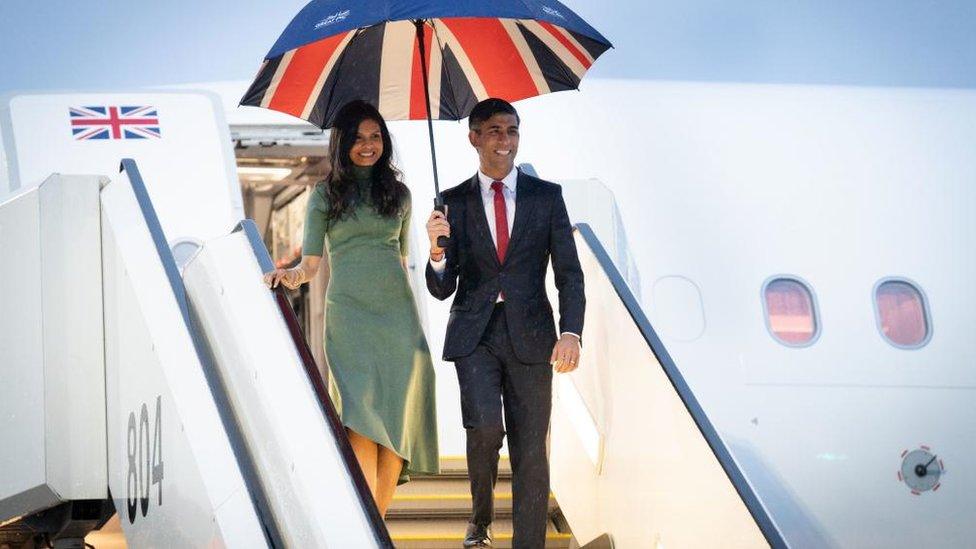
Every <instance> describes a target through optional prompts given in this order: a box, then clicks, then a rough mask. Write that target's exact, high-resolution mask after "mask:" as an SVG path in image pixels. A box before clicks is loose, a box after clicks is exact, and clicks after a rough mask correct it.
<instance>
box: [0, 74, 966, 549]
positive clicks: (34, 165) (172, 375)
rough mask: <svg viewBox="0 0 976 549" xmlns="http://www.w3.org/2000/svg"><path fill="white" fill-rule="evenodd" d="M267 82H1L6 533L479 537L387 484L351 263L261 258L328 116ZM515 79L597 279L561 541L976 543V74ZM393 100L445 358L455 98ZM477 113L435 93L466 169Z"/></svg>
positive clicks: (451, 445) (577, 391)
mask: <svg viewBox="0 0 976 549" xmlns="http://www.w3.org/2000/svg"><path fill="white" fill-rule="evenodd" d="M246 86H247V83H246V82H218V83H205V84H196V85H187V86H174V87H168V88H162V89H153V90H129V91H101V92H74V91H70V92H45V93H22V94H10V95H7V96H5V97H3V98H2V99H0V142H2V145H3V146H2V148H0V258H2V261H0V280H2V281H3V284H0V288H2V290H0V310H2V314H0V318H2V321H0V322H2V329H0V378H2V379H3V380H4V384H3V389H2V396H0V411H2V413H0V416H2V417H4V418H5V421H4V422H3V423H2V424H0V440H2V441H3V447H4V452H3V453H2V454H0V546H2V545H3V544H4V543H6V544H7V545H9V546H11V547H19V546H30V545H28V544H30V543H35V542H36V540H38V539H43V540H50V541H51V542H52V543H54V544H57V543H70V542H77V540H79V539H82V538H84V537H85V536H88V538H87V539H89V540H97V541H91V543H93V544H95V546H96V547H102V546H105V547H112V546H133V547H141V546H159V545H167V546H201V545H226V546H232V547H238V546H245V547H251V546H254V547H263V546H282V545H284V546H293V545H303V546H316V547H317V546H333V547H374V546H375V547H384V546H392V545H394V544H395V545H396V546H398V547H441V546H443V547H454V546H457V545H458V543H459V541H460V534H461V533H463V526H462V528H461V532H460V533H456V532H455V531H456V529H457V527H456V525H457V524H461V525H463V523H464V517H463V514H461V515H457V513H455V515H457V516H455V515H451V514H450V513H448V514H443V513H442V514H441V515H438V517H439V520H440V522H438V523H436V524H437V525H438V526H437V528H441V527H442V526H443V525H445V524H450V525H453V526H450V527H448V528H447V529H442V530H436V531H435V532H433V533H432V532H430V531H423V532H421V531H419V530H416V529H411V528H412V527H415V526H416V524H418V523H419V521H418V520H417V517H418V516H421V514H422V513H425V512H427V513H432V514H435V515H436V512H435V511H432V510H431V509H428V508H426V507H425V505H427V504H426V503H425V501H426V500H425V499H424V498H422V497H418V495H416V494H412V493H406V494H405V495H404V496H403V497H402V499H401V501H400V505H401V509H402V511H401V514H400V515H399V516H398V517H397V518H395V519H394V520H388V521H387V523H386V524H384V523H383V521H382V520H380V519H379V517H378V515H377V513H376V511H375V508H374V507H372V506H371V503H370V500H369V497H368V492H365V491H364V490H365V489H364V486H363V484H362V479H361V478H360V477H357V474H356V470H355V462H354V458H352V457H351V456H350V454H349V451H348V444H347V443H346V442H345V441H344V439H343V436H342V433H341V426H339V425H338V423H337V421H338V418H337V417H336V416H335V414H334V410H333V409H332V408H331V407H330V404H329V402H328V399H327V397H325V396H324V393H323V392H322V387H321V383H322V381H321V380H322V376H323V375H325V372H324V371H322V369H321V368H322V366H321V365H322V364H323V363H324V361H323V357H322V352H321V341H320V340H321V335H320V334H321V333H322V326H323V322H324V321H325V311H324V310H323V300H322V296H323V293H324V288H325V280H324V279H322V280H317V281H314V282H313V283H312V284H310V285H309V286H308V287H307V288H305V289H303V290H302V291H300V292H291V293H285V292H283V291H278V292H275V293H272V292H269V291H268V290H267V289H266V288H264V287H263V285H262V284H261V281H260V274H261V272H263V271H266V270H268V269H270V268H271V267H272V266H273V265H274V264H279V265H284V264H288V263H289V262H291V261H294V260H295V259H296V255H295V254H296V246H297V245H298V243H300V241H301V220H302V215H303V211H304V209H303V208H304V203H305V202H304V201H305V200H306V199H307V194H308V192H309V189H310V188H311V187H312V186H313V185H314V184H315V183H316V182H318V181H319V180H321V178H322V177H323V176H324V174H325V171H324V170H326V169H327V166H326V162H324V160H325V156H326V145H327V141H328V133H327V132H323V131H321V130H319V129H318V128H314V127H312V126H310V125H308V124H307V123H304V122H302V121H299V120H296V119H292V118H289V117H287V116H285V115H280V114H277V113H273V112H270V111H265V110H261V109H254V108H244V107H237V102H238V101H239V99H240V97H241V96H242V95H243V91H244V89H245V88H246ZM516 107H517V108H518V109H519V112H520V115H521V118H522V128H521V129H522V138H521V146H520V152H519V160H518V161H519V162H522V163H523V164H522V169H523V170H530V171H532V172H533V173H537V174H538V175H539V176H540V177H543V178H544V179H549V180H552V181H555V182H557V183H560V184H561V185H562V186H563V189H564V196H565V197H566V200H567V206H568V208H569V211H570V216H571V218H572V220H573V222H574V223H575V224H576V227H577V229H576V242H577V247H578V250H579V253H580V259H581V262H582V264H583V267H584V272H585V274H586V293H587V303H588V307H587V316H586V328H585V331H584V345H583V355H582V359H581V367H580V368H579V369H578V370H577V371H575V372H573V373H571V374H566V375H561V376H557V378H556V383H555V384H554V396H553V398H554V406H553V416H552V425H551V432H550V462H551V469H552V473H551V474H552V488H553V495H554V498H553V501H552V505H553V511H554V512H553V524H552V531H551V535H550V536H549V538H548V541H547V546H550V545H551V546H552V547H570V546H575V547H578V546H586V547H610V546H612V547H625V548H626V547H655V548H662V547H719V546H720V547H762V546H771V547H881V546H884V547H916V546H925V547H960V546H967V545H969V544H971V541H970V540H971V539H973V537H974V534H976V526H973V524H972V522H971V521H970V520H968V518H969V507H970V506H971V502H972V497H971V496H970V494H971V493H973V492H974V491H976V490H974V489H976V476H974V474H973V473H972V472H970V471H968V469H967V467H966V464H967V463H968V459H969V456H970V455H971V453H972V452H973V451H974V450H976V411H974V409H973V407H972V406H971V404H970V403H971V401H972V396H973V389H974V388H976V371H974V369H973V368H972V367H971V366H972V364H973V363H974V362H976V361H974V358H976V349H974V346H973V345H972V344H971V343H969V339H968V338H967V335H968V334H967V331H968V330H967V328H969V327H971V326H972V325H973V323H972V320H971V319H970V315H969V308H968V307H969V306H971V305H972V304H973V303H976V299H974V297H976V295H974V289H973V288H972V285H971V284H968V281H969V280H971V279H972V278H974V275H976V266H974V262H973V260H972V258H971V257H970V253H969V251H970V249H971V248H972V237H973V235H976V221H974V220H973V218H972V216H971V215H969V213H968V211H967V210H968V209H969V207H970V206H971V205H972V204H976V190H974V187H973V186H972V185H971V182H972V181H974V179H976V160H974V157H973V155H972V154H971V148H972V147H971V144H972V143H974V142H976V127H974V126H973V125H972V124H971V123H969V122H968V120H971V119H972V116H973V114H974V113H976V92H972V91H967V90H946V89H900V88H868V87H843V86H797V85H762V84H716V83H691V82H661V81H641V80H589V81H586V82H584V84H583V86H582V87H581V90H580V91H579V92H578V93H577V92H567V93H560V94H553V95H549V96H543V97H539V98H534V99H530V100H526V101H522V102H519V103H517V104H516ZM92 118H94V119H100V120H105V121H106V122H105V124H104V125H103V126H101V127H100V130H99V131H93V130H92V129H90V128H92V126H91V125H86V124H84V123H80V124H73V122H72V120H84V119H92ZM136 119H140V120H142V121H143V122H141V123H139V122H132V123H131V124H127V121H129V122H131V121H132V120H136ZM146 120H149V122H148V123H147V122H146ZM390 128H391V131H392V133H393V136H394V144H395V147H396V149H397V153H398V155H397V162H398V165H399V166H400V168H401V169H402V170H403V172H404V174H405V178H406V180H405V182H406V183H407V184H408V186H409V187H410V189H411V192H412V194H413V196H414V204H415V206H414V220H413V228H412V234H411V239H410V240H411V243H412V244H411V251H410V267H411V279H412V284H413V289H414V294H415V297H416V299H417V303H418V309H419V310H420V312H421V316H422V320H423V322H424V325H425V329H426V331H427V335H428V340H429V342H430V345H431V350H432V354H433V355H434V356H439V354H440V353H439V350H440V348H441V346H442V345H443V327H444V325H445V323H446V318H447V314H448V304H447V303H442V302H439V301H437V300H435V299H433V298H431V297H430V296H429V295H428V294H427V292H426V289H425V286H424V283H423V273H422V271H423V268H424V262H425V261H426V253H425V249H424V246H423V244H424V243H425V242H426V240H425V238H426V235H425V234H423V230H422V226H423V222H424V219H425V218H426V213H425V211H424V209H423V208H421V207H418V205H421V204H425V203H426V204H431V205H432V204H433V202H432V200H433V185H432V181H433V176H432V173H431V167H430V156H429V149H428V142H427V138H426V135H425V132H426V127H425V126H424V125H423V124H417V123H413V122H391V123H390ZM79 129H80V131H79ZM466 132H467V130H466V127H465V125H464V123H463V122H461V123H458V122H438V123H435V137H436V142H437V147H438V166H439V169H440V173H439V175H440V180H441V181H442V182H451V181H457V182H460V181H462V180H464V179H466V178H468V177H470V175H471V174H472V173H473V172H474V170H475V168H476V155H475V153H474V152H473V150H472V149H471V147H470V145H468V143H467V141H466ZM120 165H121V171H120ZM245 218H250V219H251V220H252V221H244V220H245ZM67 273H70V275H69V274H67ZM550 294H551V295H552V296H553V297H554V296H555V289H554V287H552V286H551V285H550ZM296 313H297V314H296ZM436 369H437V374H438V382H437V383H438V386H437V398H438V422H439V436H440V441H441V452H442V454H443V455H444V456H445V463H449V462H451V458H450V456H454V455H461V454H463V448H464V446H463V445H464V443H463V431H462V429H461V422H460V406H459V404H458V397H457V385H456V381H455V378H454V372H453V367H452V366H451V365H450V364H449V363H438V364H436ZM455 461H456V460H455ZM462 467H463V466H462ZM448 469H450V468H448ZM451 472H452V474H453V475H454V477H458V476H462V477H463V468H456V469H451ZM455 480H456V479H455ZM461 482H462V484H463V479H462V481H461ZM407 486H409V484H408V485H407ZM163 492H166V494H165V496H164V495H163ZM448 499H450V498H448ZM460 499H461V500H462V501H463V497H461V498H460ZM396 505H397V502H395V505H394V507H395V508H396ZM428 507H429V506H428ZM113 514H114V515H115V518H114V519H112V520H113V522H112V524H115V525H117V526H116V527H115V528H116V531H117V532H118V531H119V530H118V529H121V533H116V534H114V537H113V536H112V535H106V534H104V532H101V531H99V530H97V529H96V528H97V527H102V526H103V525H104V524H105V523H106V521H107V520H108V518H109V517H110V516H112V515H113ZM458 516H460V518H458ZM449 517H452V518H450V520H448V518H449ZM451 520H453V521H454V522H451ZM451 528H454V530H451ZM93 530H94V531H93ZM38 536H40V537H38ZM99 536H102V537H99ZM119 538H124V541H121V540H120V539H119ZM507 539H508V540H509V541H508V542H509V543H510V537H509V538H507ZM497 542H498V543H500V544H501V545H499V546H505V545H504V544H505V543H506V538H505V537H504V536H502V537H500V538H499V539H498V540H497ZM113 544H115V545H113ZM55 546H57V545H55Z"/></svg>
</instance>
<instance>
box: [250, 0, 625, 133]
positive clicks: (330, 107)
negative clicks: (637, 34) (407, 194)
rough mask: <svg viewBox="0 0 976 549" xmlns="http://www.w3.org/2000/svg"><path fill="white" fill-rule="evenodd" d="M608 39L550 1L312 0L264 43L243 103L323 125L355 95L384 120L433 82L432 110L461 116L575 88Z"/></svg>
mask: <svg viewBox="0 0 976 549" xmlns="http://www.w3.org/2000/svg"><path fill="white" fill-rule="evenodd" d="M610 47H611V44H610V42H608V41H607V40H606V38H604V37H603V36H602V35H601V34H600V33H599V32H597V31H596V29H594V28H593V27H591V26H590V25H589V24H587V23H586V22H585V21H583V20H582V19H581V18H580V17H579V16H577V15H576V14H575V13H573V12H572V11H571V10H569V9H568V8H567V7H566V6H564V5H563V4H561V3H559V2H557V1H539V0H480V1H474V0H435V1H417V0H413V1H409V2H408V1H404V0H366V1H363V0H357V1H355V2H353V1H352V0H338V1H337V0H321V1H319V0H316V1H313V2H311V3H309V4H308V5H307V6H305V8H304V9H302V11H301V12H300V13H299V14H298V15H297V16H296V17H295V18H294V19H293V20H292V22H291V23H290V24H289V25H288V27H287V28H286V29H285V31H284V33H282V35H281V37H280V38H279V39H278V41H277V42H276V43H275V45H274V47H272V48H271V51H270V52H268V55H267V56H266V57H265V61H264V63H263V64H262V66H261V69H260V70H259V72H258V75H257V77H256V78H255V80H254V82H253V83H252V85H251V87H250V89H248V91H247V94H246V95H245V96H244V98H243V99H242V100H241V104H242V105H253V106H259V107H264V108H269V109H272V110H276V111H280V112H284V113H287V114H291V115H293V116H297V117H299V118H302V119H304V120H307V121H309V122H311V123H313V124H315V125H317V126H319V127H322V128H327V127H330V126H331V123H332V120H333V118H334V116H335V114H336V112H337V111H338V110H339V108H341V107H342V105H344V104H345V103H347V102H348V101H351V100H353V99H364V100H366V101H369V102H370V103H372V104H373V105H375V106H376V107H377V108H378V109H379V111H380V113H381V114H382V115H383V117H384V118H386V119H387V120H420V119H426V118H428V112H427V104H426V98H425V90H428V89H429V92H430V93H429V95H430V109H431V110H430V118H433V119H442V120H460V119H462V118H464V117H466V116H468V114H469V113H470V112H471V109H472V108H474V106H475V104H477V103H478V102H479V101H481V100H483V99H487V98H488V97H499V98H502V99H505V100H507V101H517V100H519V99H525V98H527V97H533V96H536V95H540V94H544V93H549V92H555V91H561V90H570V89H576V88H578V87H579V83H580V80H581V79H582V78H583V75H584V74H585V73H586V71H587V69H589V68H590V66H591V65H592V64H593V62H594V61H595V60H596V59H597V58H598V57H599V56H600V55H601V54H602V53H603V52H605V51H606V50H607V49H608V48H610ZM424 69H426V74H425V71H424ZM425 77H426V78H425ZM425 85H426V86H425Z"/></svg>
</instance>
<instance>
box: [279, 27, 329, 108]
mask: <svg viewBox="0 0 976 549" xmlns="http://www.w3.org/2000/svg"><path fill="white" fill-rule="evenodd" d="M345 37H346V35H345V34H337V35H335V36H330V37H328V38H325V39H323V40H319V41H318V42H312V43H311V44H307V45H305V46H302V47H300V48H298V49H296V50H295V54H294V55H293V56H292V58H291V62H290V63H288V67H286V68H285V74H284V75H283V76H282V77H281V82H280V83H279V84H278V91H277V92H276V93H275V94H274V96H273V97H272V98H271V102H270V103H269V104H268V108H270V109H273V110H276V111H281V112H285V113H288V114H290V115H293V116H298V117H301V115H302V112H303V111H304V110H305V105H306V104H307V103H308V100H309V98H310V96H311V95H312V93H313V91H314V89H315V85H316V83H317V82H318V80H319V76H320V75H321V74H322V71H323V70H325V67H326V64H328V62H329V60H330V59H331V58H332V54H334V53H335V51H336V49H337V48H338V47H339V44H340V43H341V42H342V39H343V38H345Z"/></svg>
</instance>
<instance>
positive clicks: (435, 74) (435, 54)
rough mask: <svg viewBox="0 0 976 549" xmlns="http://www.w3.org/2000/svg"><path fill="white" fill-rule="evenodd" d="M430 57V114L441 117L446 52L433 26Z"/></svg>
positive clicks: (428, 67)
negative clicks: (443, 67)
mask: <svg viewBox="0 0 976 549" xmlns="http://www.w3.org/2000/svg"><path fill="white" fill-rule="evenodd" d="M431 42H432V44H431V48H430V59H428V60H427V74H428V78H429V84H430V86H429V89H430V114H431V116H432V117H433V118H440V117H441V73H442V72H443V71H442V70H441V68H442V66H443V64H444V52H443V47H442V46H441V43H440V40H438V38H437V33H436V31H435V29H434V28H433V27H431Z"/></svg>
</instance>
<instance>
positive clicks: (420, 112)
mask: <svg viewBox="0 0 976 549" xmlns="http://www.w3.org/2000/svg"><path fill="white" fill-rule="evenodd" d="M433 42H434V33H433V29H432V28H431V27H430V26H429V25H424V59H425V61H426V64H427V67H428V69H427V70H428V71H429V70H430V66H431V55H430V54H431V48H432V47H433ZM428 77H429V75H428ZM439 92H440V90H431V93H439ZM425 118H427V103H426V98H425V96H424V75H423V71H422V69H421V63H420V45H419V44H418V41H417V38H416V37H414V39H413V69H412V70H411V71H410V119H411V120H422V119H425Z"/></svg>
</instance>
